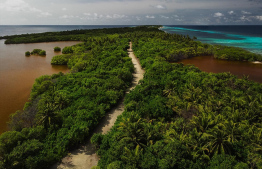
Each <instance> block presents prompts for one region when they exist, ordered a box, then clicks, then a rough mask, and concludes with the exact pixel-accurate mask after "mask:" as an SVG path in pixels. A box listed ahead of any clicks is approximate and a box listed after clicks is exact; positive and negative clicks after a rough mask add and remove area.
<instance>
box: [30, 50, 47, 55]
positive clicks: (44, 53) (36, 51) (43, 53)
mask: <svg viewBox="0 0 262 169" xmlns="http://www.w3.org/2000/svg"><path fill="white" fill-rule="evenodd" d="M25 54H26V55H27V56H29V55H28V54H29V53H28V51H27V52H26V53H25ZM30 54H31V55H40V56H44V55H46V51H45V50H42V49H34V50H32V52H30Z"/></svg>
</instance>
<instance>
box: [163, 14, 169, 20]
mask: <svg viewBox="0 0 262 169" xmlns="http://www.w3.org/2000/svg"><path fill="white" fill-rule="evenodd" d="M161 18H165V19H168V18H169V17H168V16H164V15H161Z"/></svg>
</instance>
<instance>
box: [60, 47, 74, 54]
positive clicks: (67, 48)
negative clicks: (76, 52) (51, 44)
mask: <svg viewBox="0 0 262 169" xmlns="http://www.w3.org/2000/svg"><path fill="white" fill-rule="evenodd" d="M62 53H63V54H68V53H73V48H72V47H71V46H66V47H64V48H63V50H62Z"/></svg>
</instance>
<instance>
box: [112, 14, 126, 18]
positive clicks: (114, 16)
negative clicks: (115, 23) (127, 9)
mask: <svg viewBox="0 0 262 169" xmlns="http://www.w3.org/2000/svg"><path fill="white" fill-rule="evenodd" d="M125 17H127V16H126V15H119V14H114V15H113V18H114V19H120V18H125Z"/></svg>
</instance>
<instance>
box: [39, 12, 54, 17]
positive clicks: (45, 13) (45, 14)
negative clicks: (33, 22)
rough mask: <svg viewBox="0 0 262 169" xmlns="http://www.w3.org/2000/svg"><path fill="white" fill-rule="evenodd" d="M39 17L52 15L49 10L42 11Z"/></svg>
mask: <svg viewBox="0 0 262 169" xmlns="http://www.w3.org/2000/svg"><path fill="white" fill-rule="evenodd" d="M38 16H39V17H47V16H52V14H51V13H49V12H41V13H40V15H38Z"/></svg>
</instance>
